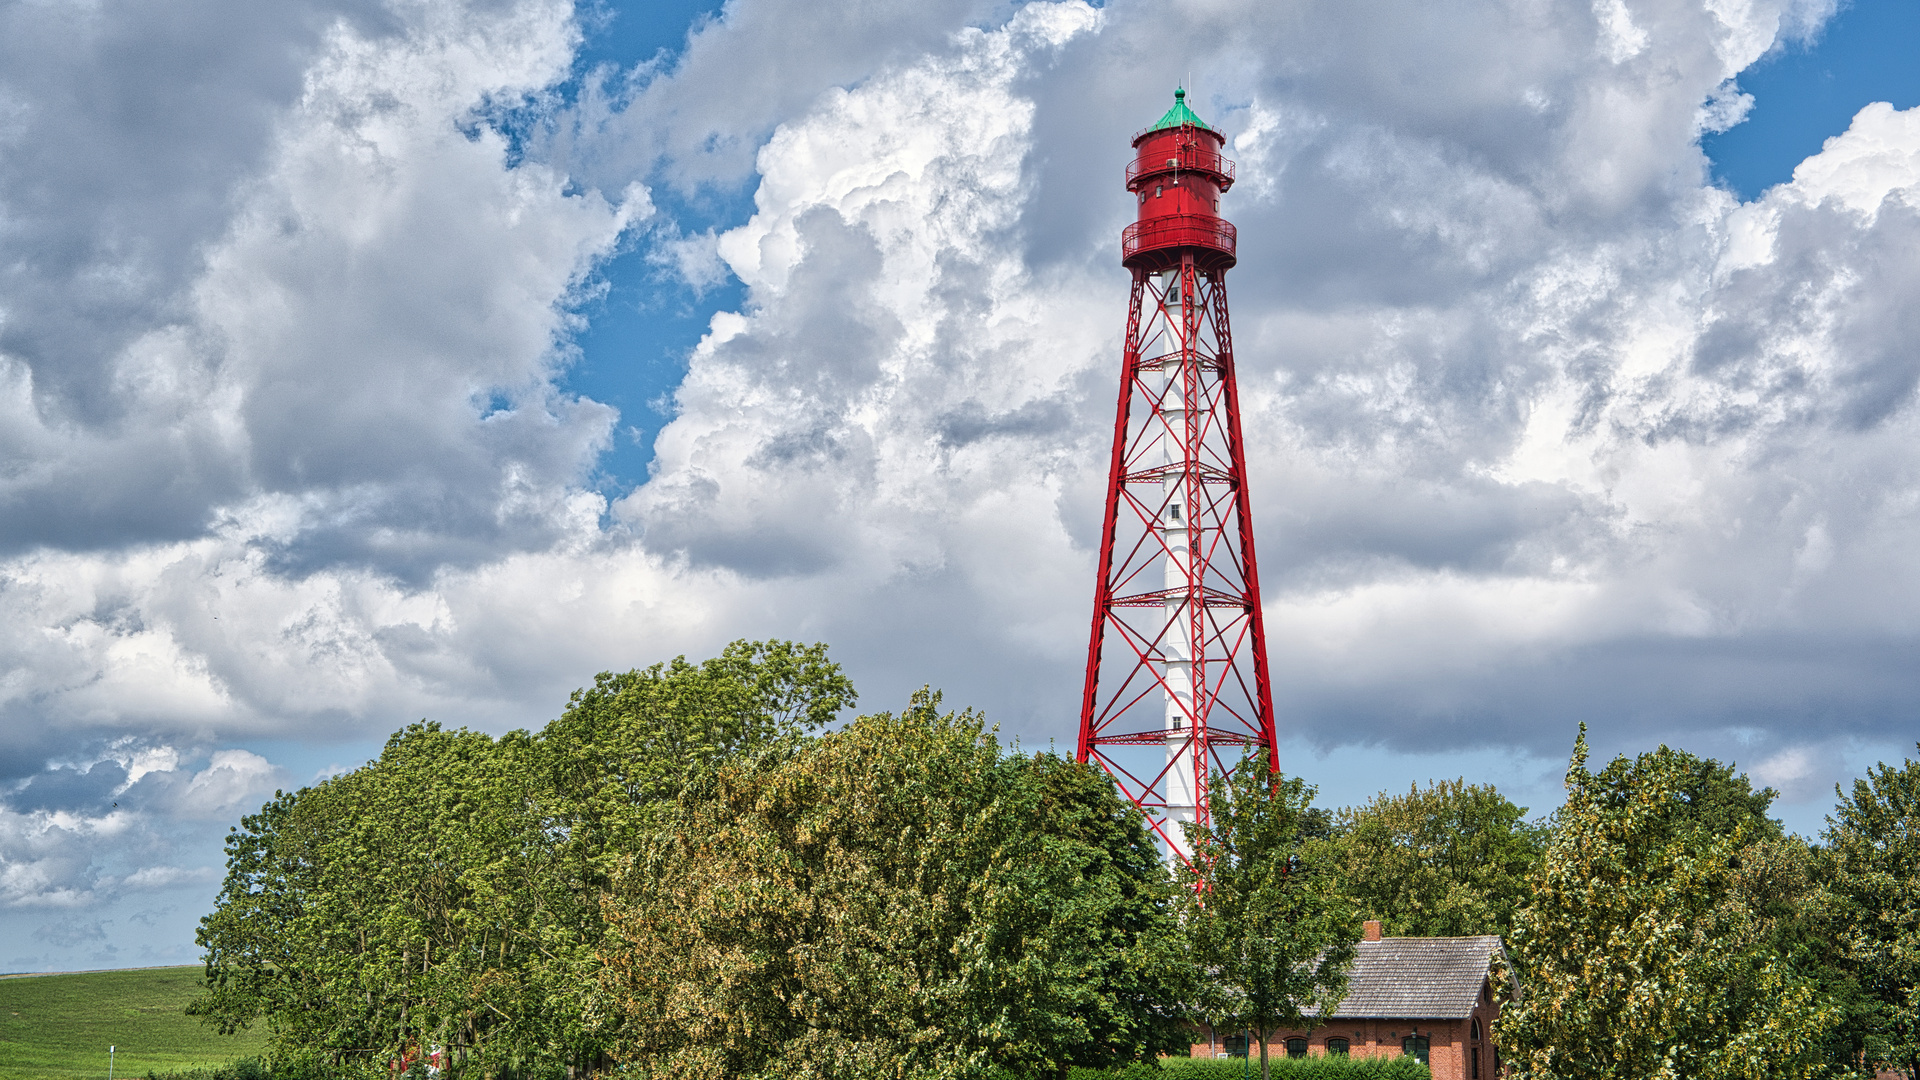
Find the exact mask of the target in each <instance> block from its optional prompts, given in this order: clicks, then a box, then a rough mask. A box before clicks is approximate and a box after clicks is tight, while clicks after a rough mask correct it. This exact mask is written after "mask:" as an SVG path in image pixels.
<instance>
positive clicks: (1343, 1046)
mask: <svg viewBox="0 0 1920 1080" xmlns="http://www.w3.org/2000/svg"><path fill="white" fill-rule="evenodd" d="M1349 1045H1351V1044H1349V1043H1348V1042H1347V1040H1345V1039H1328V1040H1327V1053H1329V1054H1332V1055H1333V1056H1334V1057H1346V1056H1347V1047H1348V1046H1349Z"/></svg>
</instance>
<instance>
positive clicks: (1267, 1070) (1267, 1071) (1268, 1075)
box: [1259, 1027, 1273, 1080]
mask: <svg viewBox="0 0 1920 1080" xmlns="http://www.w3.org/2000/svg"><path fill="white" fill-rule="evenodd" d="M1259 1031H1260V1080H1273V1071H1272V1070H1273V1067H1272V1066H1271V1065H1268V1064H1267V1036H1268V1035H1271V1034H1272V1032H1271V1031H1270V1030H1269V1029H1267V1028H1264V1027H1263V1028H1260V1029H1259Z"/></svg>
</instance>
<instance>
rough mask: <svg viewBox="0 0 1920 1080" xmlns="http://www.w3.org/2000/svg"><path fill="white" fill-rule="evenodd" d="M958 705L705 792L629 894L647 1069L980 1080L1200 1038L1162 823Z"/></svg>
mask: <svg viewBox="0 0 1920 1080" xmlns="http://www.w3.org/2000/svg"><path fill="white" fill-rule="evenodd" d="M938 700H939V699H938V697H937V696H935V695H932V694H930V693H927V692H924V691H923V692H921V693H920V694H917V695H916V696H915V698H914V700H913V703H912V705H911V706H910V707H909V708H908V709H907V710H906V711H905V712H904V713H903V714H902V715H900V716H897V717H896V716H893V715H890V714H881V715H877V716H868V717H862V718H860V719H858V720H856V721H855V722H854V723H853V724H852V725H851V726H849V727H848V728H847V729H846V730H844V731H840V732H835V733H832V734H829V735H826V736H823V737H821V738H819V739H818V740H814V741H811V742H809V743H807V744H805V745H801V746H795V747H781V748H779V749H778V750H776V751H771V752H768V753H764V754H759V755H755V756H752V757H749V758H744V759H741V760H738V761H735V762H731V763H729V764H727V765H725V766H723V767H722V768H719V769H717V770H715V771H714V772H713V773H712V774H711V775H709V776H707V777H705V778H704V779H703V782H702V783H701V784H700V785H698V786H694V787H689V788H688V789H686V791H685V792H683V794H682V797H681V799H680V801H679V803H678V805H677V807H676V811H675V815H674V818H673V821H672V823H671V825H670V826H669V827H667V828H666V829H664V830H663V831H662V833H661V835H660V836H659V837H658V838H657V839H656V841H655V842H654V843H653V844H652V845H650V846H649V847H648V848H647V849H646V850H645V851H644V852H643V853H642V854H641V855H640V856H639V857H637V858H636V859H635V860H634V861H633V862H632V864H631V866H630V868H629V869H628V870H627V871H626V873H625V874H624V875H623V876H622V878H621V882H620V888H619V890H618V892H617V898H616V899H614V900H613V901H610V902H609V905H608V910H609V917H610V919H611V921H612V925H613V927H614V929H615V931H616V935H617V942H618V943H617V945H616V946H615V947H614V948H613V949H611V950H610V952H609V954H608V957H607V960H608V965H607V968H606V970H605V973H604V975H603V989H604V995H605V996H604V1000H605V1002H606V1007H607V1008H608V1009H609V1010H610V1011H611V1013H612V1014H613V1015H614V1016H615V1017H616V1018H617V1021H618V1027H619V1028H620V1030H622V1031H623V1032H624V1036H623V1042H622V1044H621V1047H620V1050H621V1055H622V1057H624V1058H626V1059H627V1060H628V1061H629V1062H630V1064H631V1066H632V1067H633V1068H635V1069H637V1070H638V1071H639V1072H640V1074H642V1075H659V1076H677V1077H757V1076H767V1077H773V1076H779V1077H822V1078H827V1077H834V1078H838V1077H849V1078H851V1077H880V1076H886V1077H908V1076H926V1077H930V1078H932V1077H961V1076H978V1075H985V1074H986V1073H987V1072H988V1071H989V1070H990V1069H993V1068H995V1067H1009V1068H1013V1069H1016V1070H1019V1071H1022V1072H1028V1071H1033V1070H1047V1071H1056V1070H1058V1069H1060V1068H1063V1067H1064V1066H1065V1065H1066V1064H1068V1063H1069V1062H1083V1063H1089V1064H1100V1063H1104V1062H1108V1061H1114V1060H1123V1059H1129V1058H1135V1057H1138V1056H1140V1055H1143V1054H1151V1053H1153V1052H1155V1051H1159V1050H1165V1049H1171V1048H1172V1047H1174V1046H1175V1045H1178V1044H1180V1043H1181V1041H1182V1039H1183V1033H1182V1032H1180V1031H1179V1030H1177V1029H1176V1028H1175V1026H1174V1025H1173V1024H1172V1023H1171V1018H1170V1017H1168V1016H1166V1015H1165V1014H1164V1013H1163V1011H1162V1004H1163V1003H1164V1002H1167V1001H1169V1000H1172V994H1171V993H1170V992H1169V986H1168V980H1169V979H1170V978H1171V977H1173V975H1174V973H1177V972H1178V971H1179V970H1180V969H1181V965H1180V963H1179V961H1178V958H1177V957H1176V956H1174V955H1173V954H1172V951H1171V948H1170V946H1171V938H1172V935H1171V933H1170V931H1171V926H1170V924H1169V921H1168V920H1169V914H1168V910H1167V903H1166V888H1167V885H1166V879H1165V872H1164V871H1163V870H1162V868H1161V866H1160V864H1159V860H1158V857H1157V853H1156V852H1155V849H1154V848H1153V846H1152V844H1151V843H1150V841H1149V840H1148V837H1147V834H1146V830H1145V828H1144V825H1143V824H1142V823H1141V822H1140V821H1139V820H1138V818H1137V817H1136V816H1134V815H1133V814H1132V813H1131V812H1130V810H1129V809H1128V808H1127V807H1126V806H1125V805H1124V804H1123V803H1121V802H1120V801H1119V799H1118V798H1117V797H1116V796H1115V795H1114V793H1113V790H1112V787H1111V785H1109V784H1108V783H1107V782H1106V780H1105V779H1104V778H1103V777H1100V776H1099V775H1097V774H1096V773H1094V772H1093V771H1091V770H1089V769H1087V768H1086V767H1084V766H1079V765H1075V764H1073V763H1070V762H1065V761H1061V760H1060V759H1058V758H1055V757H1052V756H1050V755H1036V756H1035V757H1032V758H1024V759H1023V758H1006V757H1003V756H1002V755H1001V752H1000V747H999V746H998V744H997V742H996V741H995V739H994V738H993V737H992V736H991V735H990V734H988V733H986V732H985V731H983V729H982V726H981V723H980V721H979V719H978V718H977V717H975V716H973V715H972V714H970V713H969V714H960V715H955V714H952V713H947V714H941V713H940V712H939V710H938Z"/></svg>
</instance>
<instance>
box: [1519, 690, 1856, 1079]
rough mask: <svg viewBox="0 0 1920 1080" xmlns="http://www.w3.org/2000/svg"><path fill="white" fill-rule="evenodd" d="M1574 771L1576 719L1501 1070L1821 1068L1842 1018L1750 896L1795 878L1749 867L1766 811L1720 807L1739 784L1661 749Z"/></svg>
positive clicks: (1526, 913)
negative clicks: (1782, 946) (1595, 769)
mask: <svg viewBox="0 0 1920 1080" xmlns="http://www.w3.org/2000/svg"><path fill="white" fill-rule="evenodd" d="M1586 763H1587V740H1586V728H1585V726H1584V725H1583V726H1582V727H1581V731H1580V736H1579V738H1578V740H1577V741H1576V742H1575V744H1574V752H1573V759H1572V762H1571V763H1570V765H1569V767H1568V770H1567V781H1566V782H1567V802H1566V805H1565V806H1564V807H1562V808H1561V810H1560V811H1559V813H1558V814H1557V815H1556V816H1555V823H1554V831H1553V835H1552V838H1551V840H1550V841H1549V843H1548V846H1547V851H1546V855H1545V857H1544V858H1543V859H1542V860H1541V863H1540V866H1539V868H1538V870H1537V871H1536V872H1535V874H1534V876H1533V879H1532V893H1533V900H1532V902H1531V903H1529V904H1528V905H1527V906H1525V907H1523V908H1522V909H1521V910H1520V913H1519V916H1518V919H1517V924H1516V926H1515V929H1514V933H1513V936H1512V939H1511V945H1512V954H1513V957H1514V960H1515V962H1516V963H1517V964H1518V966H1519V968H1520V975H1521V978H1522V982H1523V985H1524V993H1523V994H1522V996H1521V999H1520V1000H1519V1001H1518V1002H1516V1003H1514V1004H1512V1005H1509V1006H1508V1008H1507V1009H1506V1010H1505V1011H1504V1012H1503V1013H1502V1015H1501V1017H1500V1020H1499V1022H1498V1035H1497V1037H1498V1039H1499V1041H1500V1043H1501V1045H1502V1047H1503V1052H1504V1056H1505V1058H1506V1060H1507V1061H1508V1063H1509V1065H1510V1067H1511V1069H1512V1075H1514V1076H1516V1077H1519V1078H1522V1080H1588V1078H1592V1080H1599V1078H1603V1077H1605V1078H1614V1077H1646V1078H1654V1077H1659V1078H1676V1080H1677V1078H1682V1077H1685V1078H1689V1080H1719V1078H1723V1077H1724V1078H1734V1077H1740V1078H1748V1077H1761V1076H1764V1077H1806V1076H1813V1075H1817V1074H1819V1073H1820V1071H1821V1070H1822V1068H1823V1066H1822V1065H1821V1062H1820V1056H1821V1050H1822V1048H1823V1046H1824V1044H1825V1038H1826V1035H1827V1032H1828V1031H1829V1030H1830V1029H1831V1027H1832V1026H1833V1025H1834V1023H1835V1022H1836V1021H1837V1019H1838V1015H1837V1013H1838V1011H1837V1009H1835V1007H1834V1006H1833V1005H1832V1004H1831V1003H1830V1002H1828V1001H1827V1000H1825V999H1824V998H1823V996H1822V995H1821V993H1820V991H1819V988H1818V986H1817V985H1816V984H1815V983H1814V981H1813V980H1811V979H1809V978H1808V977H1806V976H1805V975H1804V974H1803V973H1801V972H1800V971H1798V970H1796V968H1795V966H1794V965H1793V963H1792V962H1790V960H1789V958H1788V957H1786V956H1783V955H1782V953H1781V952H1780V951H1779V949H1778V948H1777V941H1776V938H1775V935H1774V930H1775V925H1774V924H1773V923H1772V922H1770V920H1769V918H1768V916H1767V913H1766V912H1765V911H1764V910H1763V909H1761V908H1760V906H1759V905H1757V904H1756V903H1755V899H1756V896H1758V895H1759V894H1761V893H1764V892H1765V890H1766V889H1767V888H1768V882H1769V881H1773V880H1778V879H1779V877H1780V874H1781V873H1785V874H1788V875H1791V874H1792V873H1793V872H1794V871H1793V870H1792V868H1791V867H1787V868H1784V870H1783V869H1782V868H1781V867H1760V866H1752V867H1750V866H1749V865H1748V860H1752V859H1753V858H1754V857H1755V853H1756V852H1757V851H1759V852H1764V851H1766V850H1768V849H1765V848H1756V847H1754V846H1753V844H1752V842H1753V841H1754V840H1755V839H1756V834H1758V839H1759V840H1761V841H1762V843H1763V844H1772V843H1777V837H1775V836H1774V835H1773V834H1774V833H1777V829H1768V828H1767V827H1766V823H1767V819H1766V818H1765V809H1766V804H1765V803H1763V802H1758V801H1756V800H1755V799H1753V798H1747V797H1740V798H1732V797H1729V796H1737V795H1739V794H1740V791H1739V789H1740V788H1741V787H1743V786H1744V785H1745V781H1744V778H1740V779H1739V780H1738V781H1736V780H1734V778H1733V777H1732V775H1731V771H1730V770H1728V769H1725V767H1722V766H1719V765H1717V763H1711V762H1702V761H1701V760H1700V759H1698V758H1695V757H1693V756H1692V755H1690V754H1686V753H1684V752H1681V751H1676V750H1671V749H1668V748H1667V747H1664V746H1663V747H1661V748H1660V749H1658V750H1656V751H1654V752H1652V753H1649V754H1642V755H1641V756H1640V757H1639V758H1637V759H1633V760H1628V759H1626V758H1624V757H1622V758H1618V759H1616V760H1615V761H1614V762H1612V763H1611V764H1610V765H1609V766H1608V767H1607V768H1606V769H1604V770H1602V771H1601V772H1600V773H1598V774H1596V773H1592V772H1589V771H1588V770H1587V767H1586ZM1748 790H1750V789H1748ZM1783 858H1786V856H1783ZM1743 872H1745V873H1746V874H1747V876H1746V877H1744V878H1743V877H1742V873H1743Z"/></svg>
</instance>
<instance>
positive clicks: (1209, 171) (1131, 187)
mask: <svg viewBox="0 0 1920 1080" xmlns="http://www.w3.org/2000/svg"><path fill="white" fill-rule="evenodd" d="M1160 149H1161V148H1160V147H1157V146H1151V147H1148V148H1147V149H1146V150H1143V151H1142V152H1141V156H1140V157H1137V158H1135V159H1134V160H1132V161H1129V162H1127V190H1128V191H1138V190H1140V185H1141V184H1143V183H1145V182H1146V181H1148V180H1150V179H1152V178H1153V177H1155V176H1159V175H1161V174H1165V173H1183V172H1184V173H1199V174H1200V175H1202V176H1205V177H1207V178H1208V179H1210V180H1212V181H1213V182H1214V183H1215V184H1216V185H1218V187H1219V188H1220V190H1221V191H1225V190H1227V189H1228V188H1230V187H1232V186H1233V179H1234V177H1233V174H1234V166H1233V160H1232V159H1231V158H1227V157H1224V156H1222V155H1221V153H1220V151H1219V150H1217V149H1215V148H1213V147H1211V146H1207V145H1204V144H1203V143H1201V142H1199V141H1198V140H1195V141H1191V142H1187V143H1183V144H1178V145H1176V146H1175V147H1174V148H1173V149H1172V150H1171V151H1170V152H1167V153H1159V152H1157V151H1158V150H1160ZM1149 153H1152V155H1153V156H1152V157H1151V158H1149V157H1148V156H1147V155H1148V154H1149Z"/></svg>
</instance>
